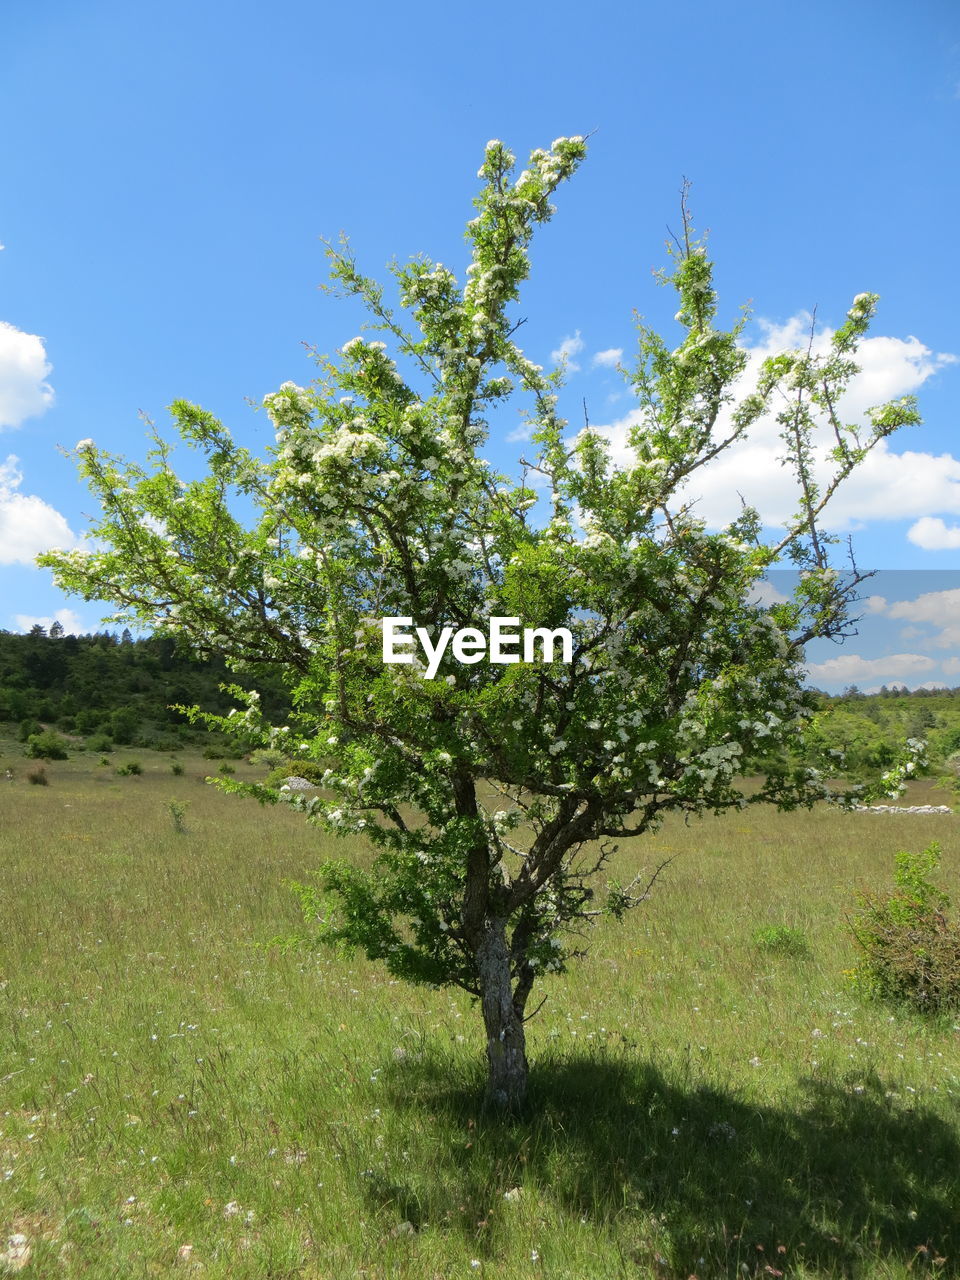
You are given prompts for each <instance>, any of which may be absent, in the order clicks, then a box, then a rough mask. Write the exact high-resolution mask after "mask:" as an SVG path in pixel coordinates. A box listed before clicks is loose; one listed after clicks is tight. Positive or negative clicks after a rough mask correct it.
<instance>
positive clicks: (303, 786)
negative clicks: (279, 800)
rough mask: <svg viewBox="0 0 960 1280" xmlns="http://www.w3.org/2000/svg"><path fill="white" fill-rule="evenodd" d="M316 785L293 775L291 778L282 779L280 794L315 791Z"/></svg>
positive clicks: (307, 779)
mask: <svg viewBox="0 0 960 1280" xmlns="http://www.w3.org/2000/svg"><path fill="white" fill-rule="evenodd" d="M316 789H317V787H316V783H313V782H311V781H310V779H309V778H298V777H296V775H294V776H293V777H291V778H284V780H283V785H282V786H281V788H280V790H281V792H284V791H316Z"/></svg>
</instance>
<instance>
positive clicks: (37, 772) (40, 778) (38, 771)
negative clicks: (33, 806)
mask: <svg viewBox="0 0 960 1280" xmlns="http://www.w3.org/2000/svg"><path fill="white" fill-rule="evenodd" d="M27 781H28V782H29V783H31V785H33V786H34V787H49V785H50V779H49V778H48V777H47V771H46V769H45V768H44V767H43V765H42V764H38V765H37V767H36V768H35V769H31V770H30V772H29V773H28V774H27Z"/></svg>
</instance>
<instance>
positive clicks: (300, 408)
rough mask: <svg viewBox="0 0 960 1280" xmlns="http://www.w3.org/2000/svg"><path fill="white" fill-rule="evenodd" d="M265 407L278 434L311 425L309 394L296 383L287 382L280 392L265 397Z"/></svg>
mask: <svg viewBox="0 0 960 1280" xmlns="http://www.w3.org/2000/svg"><path fill="white" fill-rule="evenodd" d="M263 407H264V408H265V409H266V411H267V414H268V415H269V417H270V421H271V422H272V423H273V425H274V426H275V427H276V428H277V433H278V434H280V433H281V432H284V431H289V430H291V429H293V428H296V427H306V426H308V425H309V423H310V412H311V403H310V395H309V392H307V391H306V390H305V389H304V388H303V387H298V386H297V384H296V383H295V382H285V383H283V385H282V386H281V387H280V390H279V391H273V392H271V393H270V394H269V395H266V396H264V397H263Z"/></svg>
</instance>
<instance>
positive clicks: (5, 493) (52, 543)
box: [0, 454, 78, 565]
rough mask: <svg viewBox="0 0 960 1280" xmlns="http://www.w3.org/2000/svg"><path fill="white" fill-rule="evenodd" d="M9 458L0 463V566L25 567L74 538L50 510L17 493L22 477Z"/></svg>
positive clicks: (13, 459) (73, 543)
mask: <svg viewBox="0 0 960 1280" xmlns="http://www.w3.org/2000/svg"><path fill="white" fill-rule="evenodd" d="M17 461H18V459H17V458H16V457H14V455H13V454H11V455H10V456H9V457H8V458H7V460H6V462H3V463H0V564H29V565H32V564H33V562H34V559H35V558H36V557H37V556H38V555H39V554H40V552H41V551H48V550H49V549H50V548H51V547H62V548H64V549H65V550H66V549H67V548H69V547H75V546H76V545H77V543H78V539H77V536H76V534H75V533H74V532H73V530H72V529H71V528H70V526H69V525H68V524H67V522H66V520H65V519H64V518H63V516H62V515H61V514H60V512H59V511H57V510H56V509H55V508H54V507H51V506H50V504H49V503H47V502H44V501H43V499H42V498H38V497H36V496H35V495H33V494H27V493H20V491H19V490H20V485H21V483H22V481H23V476H22V475H21V473H20V471H19V470H18V468H17Z"/></svg>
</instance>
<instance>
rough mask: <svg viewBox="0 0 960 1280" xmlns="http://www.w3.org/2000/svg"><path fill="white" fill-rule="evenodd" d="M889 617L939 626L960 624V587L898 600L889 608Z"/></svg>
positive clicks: (926, 592) (927, 592)
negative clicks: (911, 598)
mask: <svg viewBox="0 0 960 1280" xmlns="http://www.w3.org/2000/svg"><path fill="white" fill-rule="evenodd" d="M887 617H889V618H903V619H904V620H905V621H907V622H933V623H935V624H936V625H937V626H940V627H942V626H945V625H949V624H951V623H955V624H957V625H958V626H960V587H952V588H950V589H949V590H947V591H925V592H924V593H923V595H920V596H917V597H916V598H915V599H913V600H898V601H897V602H896V603H895V604H892V605H890V606H889V607H888V609H887Z"/></svg>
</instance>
